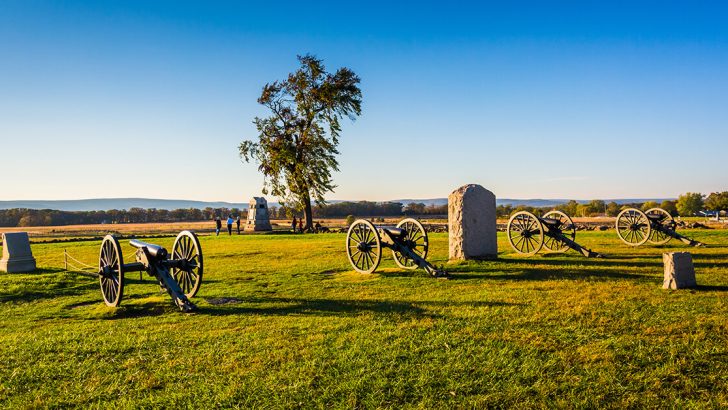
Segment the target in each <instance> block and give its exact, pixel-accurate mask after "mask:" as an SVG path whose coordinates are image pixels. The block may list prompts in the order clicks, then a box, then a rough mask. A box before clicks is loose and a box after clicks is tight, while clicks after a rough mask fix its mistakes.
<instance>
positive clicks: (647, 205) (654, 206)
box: [641, 201, 660, 211]
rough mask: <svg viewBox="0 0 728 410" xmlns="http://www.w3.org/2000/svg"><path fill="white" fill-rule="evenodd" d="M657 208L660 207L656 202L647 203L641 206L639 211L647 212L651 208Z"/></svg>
mask: <svg viewBox="0 0 728 410" xmlns="http://www.w3.org/2000/svg"><path fill="white" fill-rule="evenodd" d="M659 207H660V204H658V203H657V202H655V201H647V202H645V203H644V204H642V207H641V209H642V210H643V211H647V210H649V209H652V208H659Z"/></svg>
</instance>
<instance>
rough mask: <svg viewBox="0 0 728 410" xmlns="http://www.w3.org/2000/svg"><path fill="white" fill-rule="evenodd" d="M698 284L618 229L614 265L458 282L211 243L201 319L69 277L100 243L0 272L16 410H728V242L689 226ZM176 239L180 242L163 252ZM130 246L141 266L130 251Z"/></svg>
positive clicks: (250, 239)
mask: <svg viewBox="0 0 728 410" xmlns="http://www.w3.org/2000/svg"><path fill="white" fill-rule="evenodd" d="M686 232H687V233H688V234H689V235H692V236H694V237H695V238H696V239H698V240H701V241H704V242H706V243H709V244H711V245H712V246H710V247H707V248H695V249H689V250H690V251H691V252H693V254H694V259H695V265H696V270H697V278H698V283H699V284H700V285H701V286H700V288H699V289H696V290H681V291H666V290H662V289H661V282H662V261H661V253H662V252H666V251H672V250H687V249H686V247H685V246H683V245H682V244H679V243H677V242H675V241H673V242H671V243H670V244H669V246H665V247H654V246H643V247H640V248H637V249H633V248H628V247H626V246H624V245H622V244H621V243H620V242H618V239H617V238H616V235H615V234H614V232H613V231H607V232H585V233H579V236H578V238H577V239H579V240H580V241H581V242H583V244H585V245H586V246H588V247H591V248H593V249H594V250H596V251H600V252H603V253H605V254H607V255H608V256H609V257H608V258H606V259H600V260H596V259H594V260H592V259H584V258H582V257H580V256H578V255H576V254H575V253H573V252H570V253H567V254H565V255H559V256H536V257H531V258H522V257H518V256H517V255H515V254H514V253H512V251H511V249H510V247H509V246H508V244H507V243H506V242H505V237H504V236H503V235H502V234H499V235H500V236H499V241H500V242H499V249H500V250H501V254H500V258H499V259H498V260H497V261H489V262H468V263H455V264H446V258H447V234H433V235H432V236H431V257H430V258H429V259H430V260H431V261H433V262H435V263H437V264H446V269H447V270H449V271H450V272H451V273H453V276H454V278H453V279H452V280H437V279H432V278H429V277H426V276H425V275H424V274H423V273H422V272H421V271H420V272H408V271H403V270H400V269H397V268H396V267H395V265H394V263H393V262H392V259H391V255H390V254H385V259H384V262H383V264H382V267H381V268H380V270H379V271H378V273H376V274H371V275H361V274H357V273H354V272H353V271H352V269H351V268H350V266H349V265H348V262H347V260H346V256H345V253H344V245H343V243H344V237H345V236H344V235H343V234H330V235H295V236H294V235H249V236H232V237H228V236H226V235H225V236H220V237H214V236H205V237H202V238H201V240H202V246H203V250H204V254H205V263H206V268H205V279H204V282H203V285H202V288H201V290H200V293H199V294H198V296H197V297H196V298H195V299H194V301H195V302H196V303H197V305H198V306H199V307H200V310H199V312H198V313H195V314H187V315H185V314H182V313H179V312H177V311H176V308H175V307H174V306H173V305H172V304H171V301H170V300H169V298H168V297H167V296H166V294H160V293H159V288H158V286H155V285H154V284H153V282H152V281H151V279H150V278H147V277H145V278H144V279H143V280H142V281H140V280H139V276H138V275H135V274H130V275H129V276H128V277H127V287H126V289H125V295H126V297H125V300H124V302H123V304H122V307H121V308H118V309H113V308H107V307H105V306H104V305H103V303H102V302H101V295H100V291H99V288H98V285H97V281H96V280H94V279H93V278H90V277H85V276H80V275H78V274H73V273H67V272H64V271H63V258H62V252H63V249H64V248H65V249H68V251H69V253H70V254H72V255H73V256H75V257H76V258H79V259H81V260H84V261H86V262H88V263H91V264H95V263H96V262H97V258H98V246H99V243H97V242H93V241H87V242H72V243H50V244H34V245H33V252H34V254H35V256H36V258H37V260H38V264H39V267H40V273H36V274H32V275H19V274H0V358H2V359H1V360H0V407H2V408H7V407H18V408H37V407H67V406H74V407H75V406H82V407H103V408H116V407H143V408H161V407H188V408H213V407H240V408H310V407H313V408H323V407H327V408H329V407H333V408H482V407H484V406H503V407H506V406H516V407H521V408H523V407H643V406H644V407H701V408H703V407H708V408H710V407H714V408H719V407H723V408H725V407H726V406H728V320H727V318H728V271H727V268H728V231H725V230H708V231H686ZM151 241H152V242H158V243H161V244H163V245H165V246H168V247H171V244H172V241H173V239H172V238H169V237H165V238H159V239H158V240H151ZM126 242H127V241H122V246H123V249H124V253H125V255H127V254H129V253H131V251H132V248H131V247H129V246H128V245H127V243H126Z"/></svg>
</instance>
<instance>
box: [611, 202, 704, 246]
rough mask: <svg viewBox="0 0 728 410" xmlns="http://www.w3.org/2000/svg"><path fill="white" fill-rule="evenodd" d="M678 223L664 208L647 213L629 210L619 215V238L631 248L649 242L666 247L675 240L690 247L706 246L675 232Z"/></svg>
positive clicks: (617, 225) (650, 210) (634, 209)
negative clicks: (665, 245)
mask: <svg viewBox="0 0 728 410" xmlns="http://www.w3.org/2000/svg"><path fill="white" fill-rule="evenodd" d="M676 228H677V223H676V222H675V220H674V219H673V218H672V215H670V213H668V212H667V211H665V210H664V209H662V208H652V209H648V210H647V211H645V212H642V211H640V210H639V209H636V208H627V209H624V210H622V212H620V213H619V215H617V222H616V229H617V236H619V239H621V240H622V242H624V243H626V244H627V245H630V246H640V245H644V244H645V243H646V242H649V243H651V244H653V245H664V244H666V243H668V242H670V240H671V239H673V238H675V239H678V240H680V241H682V242H683V243H686V244H688V245H690V246H704V245H705V244H703V243H702V242H698V241H696V240H693V239H690V238H688V237H686V236H683V235H680V234H679V233H677V232H676V231H675V229H676Z"/></svg>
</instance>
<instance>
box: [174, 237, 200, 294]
mask: <svg viewBox="0 0 728 410" xmlns="http://www.w3.org/2000/svg"><path fill="white" fill-rule="evenodd" d="M172 259H183V260H184V261H185V263H184V264H183V266H180V267H177V268H172V276H173V277H174V279H175V280H176V281H177V284H179V287H180V289H182V292H184V294H185V296H187V297H188V298H191V297H193V296H195V295H196V294H197V291H198V290H200V285H201V284H202V272H203V268H204V265H203V262H202V247H200V241H199V240H198V239H197V235H195V233H194V232H190V231H182V232H180V233H179V235H177V239H175V240H174V246H172Z"/></svg>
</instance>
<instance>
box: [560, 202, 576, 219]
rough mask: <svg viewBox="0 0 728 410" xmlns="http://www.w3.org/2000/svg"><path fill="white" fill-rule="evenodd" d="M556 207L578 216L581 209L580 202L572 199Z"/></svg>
mask: <svg viewBox="0 0 728 410" xmlns="http://www.w3.org/2000/svg"><path fill="white" fill-rule="evenodd" d="M556 209H558V210H559V211H561V212H563V213H565V214H566V215H569V216H576V214H577V212H578V211H579V203H578V202H576V201H574V200H573V199H572V200H571V201H569V202H567V203H565V204H564V205H562V206H557V207H556Z"/></svg>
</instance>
